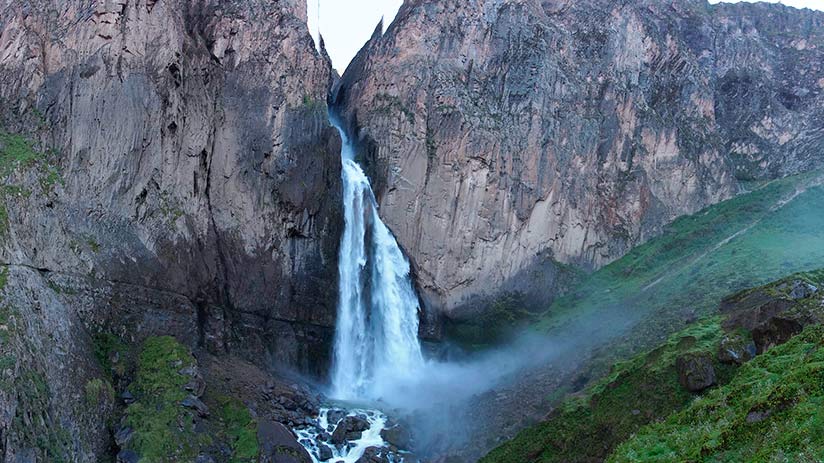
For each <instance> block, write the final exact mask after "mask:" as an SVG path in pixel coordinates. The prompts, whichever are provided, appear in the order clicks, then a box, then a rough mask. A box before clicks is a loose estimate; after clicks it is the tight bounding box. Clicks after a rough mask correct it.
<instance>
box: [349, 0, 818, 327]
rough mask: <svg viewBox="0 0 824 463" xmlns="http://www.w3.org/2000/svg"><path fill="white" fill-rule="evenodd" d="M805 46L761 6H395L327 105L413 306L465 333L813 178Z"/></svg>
mask: <svg viewBox="0 0 824 463" xmlns="http://www.w3.org/2000/svg"><path fill="white" fill-rule="evenodd" d="M822 31H824V14H822V13H818V12H813V11H810V10H807V11H801V10H795V9H792V8H786V7H783V6H778V5H766V4H759V5H752V4H748V3H742V4H738V5H712V6H711V5H709V4H708V3H706V2H705V1H704V0H687V1H682V0H678V1H675V0H672V1H658V0H654V1H653V0H649V1H638V2H616V1H611V0H586V1H569V0H548V1H547V0H545V1H539V0H471V1H452V0H450V1H433V0H414V1H407V2H405V3H404V6H403V7H402V8H401V10H400V12H399V13H398V16H397V18H396V19H395V21H394V22H393V23H392V25H391V26H390V27H389V29H388V30H387V31H386V33H385V34H381V33H380V32H381V31H380V30H376V33H375V35H374V36H373V38H372V40H371V41H370V42H369V43H368V44H367V45H366V46H365V47H364V49H363V50H362V51H361V53H360V54H359V55H358V56H357V58H356V59H355V60H354V61H353V63H352V64H351V65H350V67H349V68H348V69H347V71H346V73H345V74H344V76H343V78H342V82H341V85H340V89H339V91H338V92H337V97H336V103H337V104H338V105H339V106H340V110H341V113H342V116H343V117H344V119H345V120H346V121H347V123H348V125H349V127H350V128H351V130H352V132H353V133H356V134H358V137H359V139H360V141H361V146H362V151H363V153H362V154H363V158H364V160H365V161H366V162H367V163H368V164H369V165H370V169H371V173H372V176H373V178H374V180H375V186H376V192H377V195H378V196H379V198H380V203H381V206H382V209H381V213H382V215H383V217H384V219H385V220H386V222H387V224H388V225H389V226H390V227H391V228H392V230H393V231H394V232H395V234H396V235H397V236H398V239H399V241H400V242H401V245H402V246H403V247H404V248H405V249H406V250H407V251H408V253H409V255H410V257H411V258H412V260H413V261H414V266H415V267H416V270H417V274H418V277H419V281H420V284H421V287H422V290H423V292H424V296H425V299H426V302H427V304H428V305H429V307H430V308H432V309H435V310H442V311H444V312H446V313H447V314H448V315H449V316H451V317H462V316H467V317H469V316H470V315H471V314H473V313H475V312H477V311H478V310H479V309H482V308H484V307H486V306H488V305H489V302H490V301H494V300H495V299H496V298H497V297H498V296H499V295H500V294H501V293H509V292H515V293H523V294H525V295H527V296H528V297H527V298H526V299H527V301H528V302H530V303H532V305H533V306H541V305H546V304H547V303H549V302H550V301H551V299H552V296H553V295H555V294H557V292H558V291H559V290H560V289H563V286H564V284H563V279H562V278H559V277H563V276H564V275H566V272H565V270H564V268H563V267H561V266H559V265H557V263H558V262H560V263H563V264H572V265H575V266H579V267H581V268H584V269H593V268H598V267H601V266H603V265H604V264H607V263H609V262H611V261H613V260H615V259H616V258H618V257H620V256H622V255H623V254H625V253H626V252H627V251H629V250H630V249H631V248H633V247H634V246H636V245H638V244H640V243H643V242H645V241H647V240H649V239H650V238H651V237H653V236H656V235H658V234H659V233H660V232H661V230H662V227H663V225H665V224H667V223H669V222H670V221H672V220H673V219H674V218H676V217H678V216H681V215H684V214H690V213H693V212H695V211H698V210H700V209H702V208H703V207H705V206H707V205H709V204H713V203H716V202H718V201H720V200H723V199H726V198H729V197H731V196H733V195H735V194H737V193H738V192H740V191H741V190H742V188H743V186H742V183H741V182H742V180H751V179H773V178H777V177H781V176H784V175H787V174H794V173H799V172H804V171H807V170H809V169H810V168H813V167H815V166H820V165H821V160H822V158H821V156H820V153H821V152H822V149H824V133H822V132H821V127H822V122H824V121H822V119H821V117H822V116H821V114H822V111H821V108H822V105H823V104H824V81H822V80H821V79H822V77H824V68H822V66H823V65H822V63H824V55H822V53H824V33H822Z"/></svg>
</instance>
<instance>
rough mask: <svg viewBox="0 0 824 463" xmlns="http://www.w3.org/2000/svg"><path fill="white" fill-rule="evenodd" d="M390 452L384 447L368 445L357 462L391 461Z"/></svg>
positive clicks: (377, 462)
mask: <svg viewBox="0 0 824 463" xmlns="http://www.w3.org/2000/svg"><path fill="white" fill-rule="evenodd" d="M389 455H390V452H389V450H388V449H385V448H383V447H368V448H367V449H366V450H365V451H364V452H363V455H362V456H361V457H360V458H358V460H357V461H356V462H355V463H391V462H392V460H391V459H390V456H389Z"/></svg>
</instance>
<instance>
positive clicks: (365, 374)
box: [295, 118, 424, 463]
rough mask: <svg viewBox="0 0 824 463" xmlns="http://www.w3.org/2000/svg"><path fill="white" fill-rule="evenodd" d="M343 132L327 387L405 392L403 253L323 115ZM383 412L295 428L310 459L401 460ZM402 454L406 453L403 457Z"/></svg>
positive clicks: (361, 397) (407, 338)
mask: <svg viewBox="0 0 824 463" xmlns="http://www.w3.org/2000/svg"><path fill="white" fill-rule="evenodd" d="M330 121H331V122H332V124H333V125H335V127H336V128H337V129H338V132H340V136H341V140H342V148H341V167H342V174H341V177H342V180H343V210H344V222H345V223H344V231H343V237H342V238H341V245H340V255H339V262H338V272H339V278H340V279H339V288H338V290H339V299H338V318H337V325H336V329H335V343H334V349H335V350H334V358H333V364H332V374H331V377H332V388H331V391H330V395H331V396H332V398H334V399H338V400H346V401H359V402H364V401H366V402H376V401H379V400H387V399H388V400H389V401H391V400H392V399H393V397H394V396H397V395H398V394H404V393H406V390H405V389H406V388H405V385H408V384H414V380H415V378H417V377H419V375H420V372H421V369H422V367H423V364H424V360H423V355H422V354H421V345H420V342H419V341H418V309H419V306H420V304H419V301H418V296H417V294H416V293H415V289H414V287H413V285H412V280H411V278H410V274H409V270H410V267H409V261H408V260H407V259H406V257H405V256H404V255H403V252H402V251H401V249H400V247H399V246H398V243H397V241H396V240H395V237H394V236H393V235H392V232H390V231H389V229H388V228H387V227H386V225H384V223H383V222H382V221H381V218H380V216H379V214H378V205H377V201H375V196H374V194H373V193H372V187H371V185H370V184H369V179H368V178H367V176H366V174H365V173H364V172H363V169H361V167H360V166H359V165H358V163H357V162H356V161H355V149H354V146H353V144H352V143H351V141H350V140H349V137H348V136H347V134H346V133H345V131H344V130H343V129H342V128H341V127H340V125H339V124H338V123H337V122H336V121H335V120H334V118H330ZM346 416H349V417H354V416H358V417H361V418H362V419H364V420H365V421H366V422H367V423H368V427H367V428H366V429H365V430H363V431H362V432H360V433H359V434H358V433H356V434H354V435H353V436H354V437H355V438H353V439H352V440H348V441H347V442H345V443H341V442H337V443H333V442H332V440H333V439H332V436H333V435H334V433H335V430H336V429H337V428H338V426H339V425H341V423H344V422H345V417H346ZM386 423H387V417H386V416H385V415H384V414H383V413H381V412H380V411H378V410H369V409H350V410H347V411H342V410H340V409H329V408H324V409H321V411H320V415H319V416H318V418H317V419H316V420H315V422H314V424H313V425H311V426H305V427H301V428H297V429H295V433H296V434H297V436H298V440H299V442H300V443H301V445H303V446H304V448H306V450H307V451H308V452H309V454H310V455H311V456H312V459H313V461H315V462H319V461H334V462H339V461H342V462H344V463H353V462H356V461H358V459H359V458H361V457H362V456H363V455H364V453H365V452H366V451H367V449H369V448H370V447H374V448H376V449H380V450H379V452H382V453H383V454H385V455H384V456H385V461H390V462H402V461H404V459H405V458H404V456H403V455H402V453H403V452H402V450H403V449H401V451H398V449H394V451H391V450H389V449H388V446H389V445H388V443H386V442H385V441H384V439H383V437H382V436H381V431H383V430H384V428H385V426H386ZM406 459H409V458H406Z"/></svg>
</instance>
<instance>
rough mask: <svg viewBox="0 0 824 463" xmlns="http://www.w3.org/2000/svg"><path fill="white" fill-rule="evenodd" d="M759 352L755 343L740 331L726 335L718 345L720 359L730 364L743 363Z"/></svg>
mask: <svg viewBox="0 0 824 463" xmlns="http://www.w3.org/2000/svg"><path fill="white" fill-rule="evenodd" d="M756 354H757V351H756V347H755V343H754V342H753V341H752V340H750V339H747V338H745V337H744V336H743V335H741V334H739V333H731V334H728V335H726V336H724V339H722V340H721V345H720V346H719V347H718V360H719V361H720V362H721V363H725V364H728V365H732V364H735V365H741V364H743V363H744V362H748V361H750V360H752V359H753V357H755V355H756Z"/></svg>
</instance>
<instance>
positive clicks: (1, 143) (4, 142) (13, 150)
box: [0, 130, 42, 175]
mask: <svg viewBox="0 0 824 463" xmlns="http://www.w3.org/2000/svg"><path fill="white" fill-rule="evenodd" d="M41 156H42V155H41V154H40V153H38V152H37V151H35V150H34V148H32V145H31V143H30V142H29V141H28V140H27V139H26V138H25V137H23V136H22V135H17V134H10V133H7V132H5V131H3V130H0V175H8V174H9V173H11V172H12V171H13V170H14V169H16V168H17V167H20V166H32V165H34V164H35V163H36V162H37V160H38V159H40V158H41Z"/></svg>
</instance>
